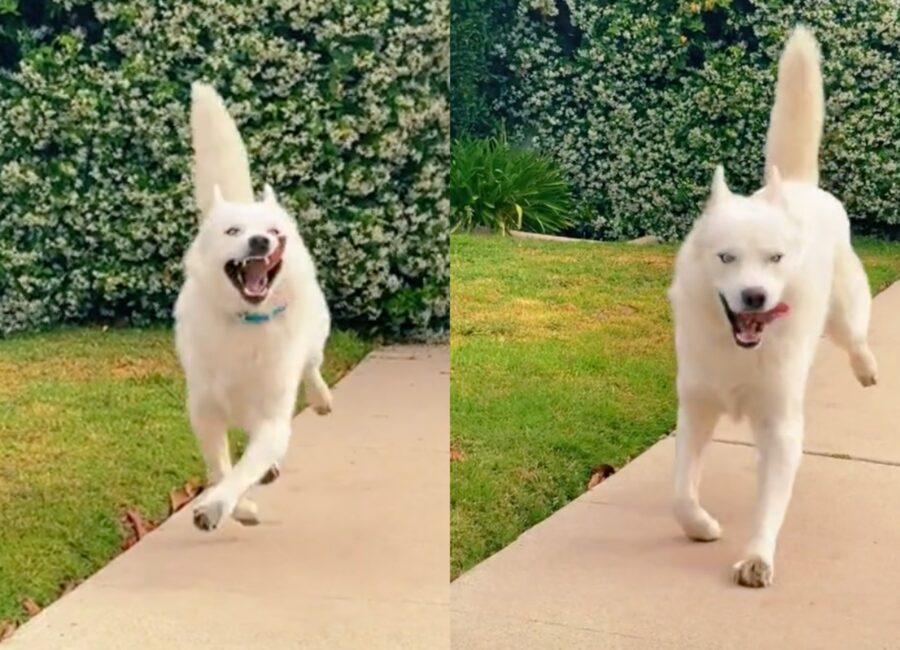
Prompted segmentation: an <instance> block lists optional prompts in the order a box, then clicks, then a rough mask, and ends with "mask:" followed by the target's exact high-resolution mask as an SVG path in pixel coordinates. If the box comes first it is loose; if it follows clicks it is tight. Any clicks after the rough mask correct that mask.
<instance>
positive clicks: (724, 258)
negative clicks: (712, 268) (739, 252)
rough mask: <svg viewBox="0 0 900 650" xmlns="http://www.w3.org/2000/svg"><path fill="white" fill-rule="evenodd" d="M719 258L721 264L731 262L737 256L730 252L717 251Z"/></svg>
mask: <svg viewBox="0 0 900 650" xmlns="http://www.w3.org/2000/svg"><path fill="white" fill-rule="evenodd" d="M719 259H720V260H722V264H731V263H732V262H733V261H734V260H736V259H737V258H736V257H735V256H734V255H732V254H731V253H719Z"/></svg>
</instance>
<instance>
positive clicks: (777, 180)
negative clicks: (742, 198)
mask: <svg viewBox="0 0 900 650" xmlns="http://www.w3.org/2000/svg"><path fill="white" fill-rule="evenodd" d="M762 196H763V198H764V199H765V200H766V201H768V202H769V203H771V204H772V205H777V206H780V207H784V206H786V205H787V200H786V199H785V198H784V183H783V182H782V180H781V172H779V171H778V167H776V166H775V165H771V166H770V167H767V168H766V186H765V187H764V188H763V191H762Z"/></svg>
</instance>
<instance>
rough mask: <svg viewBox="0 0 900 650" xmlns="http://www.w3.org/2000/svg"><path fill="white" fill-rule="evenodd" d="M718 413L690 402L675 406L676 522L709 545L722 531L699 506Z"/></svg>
mask: <svg viewBox="0 0 900 650" xmlns="http://www.w3.org/2000/svg"><path fill="white" fill-rule="evenodd" d="M720 414H721V412H720V410H719V408H718V407H716V406H714V405H712V404H710V403H708V402H705V401H698V400H695V399H690V398H687V399H685V398H682V400H681V402H680V403H679V405H678V426H677V429H676V432H675V503H674V508H673V511H674V514H675V519H677V520H678V523H679V524H681V527H682V528H683V529H684V533H685V535H687V536H688V537H690V538H691V539H693V540H697V541H702V542H711V541H713V540H716V539H719V537H721V536H722V528H721V527H720V526H719V522H717V521H716V520H715V519H714V518H713V517H712V516H711V515H710V514H709V513H708V512H707V511H706V510H704V509H703V507H702V506H701V505H700V476H701V471H702V463H703V452H704V450H705V449H706V446H707V445H708V444H709V441H710V440H711V439H712V434H713V429H714V428H715V426H716V422H717V421H718V419H719V416H720Z"/></svg>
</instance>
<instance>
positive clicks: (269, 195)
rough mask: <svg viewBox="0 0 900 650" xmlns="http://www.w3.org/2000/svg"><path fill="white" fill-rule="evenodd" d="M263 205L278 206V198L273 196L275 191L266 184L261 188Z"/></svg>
mask: <svg viewBox="0 0 900 650" xmlns="http://www.w3.org/2000/svg"><path fill="white" fill-rule="evenodd" d="M263 203H269V204H271V205H278V197H277V196H276V195H275V190H274V189H272V186H271V185H269V184H268V183H266V185H265V187H263Z"/></svg>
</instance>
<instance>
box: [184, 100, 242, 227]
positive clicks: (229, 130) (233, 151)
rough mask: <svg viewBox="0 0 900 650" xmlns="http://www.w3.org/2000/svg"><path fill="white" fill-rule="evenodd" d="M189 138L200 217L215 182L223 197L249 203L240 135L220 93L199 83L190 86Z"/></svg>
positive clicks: (209, 201)
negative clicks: (191, 147)
mask: <svg viewBox="0 0 900 650" xmlns="http://www.w3.org/2000/svg"><path fill="white" fill-rule="evenodd" d="M191 139H192V141H193V145H194V196H195V199H196V201H197V207H198V208H199V209H200V215H201V218H203V217H205V216H206V213H207V211H208V210H209V208H210V206H211V205H212V200H213V188H214V187H215V186H216V185H218V186H219V189H220V190H221V192H222V196H223V197H224V198H225V199H226V200H228V201H234V202H235V203H252V202H253V200H254V197H253V184H252V182H251V180H250V162H249V160H248V159H247V150H246V148H244V141H243V140H241V134H240V133H239V132H238V129H237V125H236V124H235V123H234V120H233V119H231V115H229V114H228V109H227V108H225V102H223V101H222V98H221V97H220V96H219V94H218V93H217V92H216V91H215V90H214V89H213V88H212V86H209V85H207V84H204V83H200V82H194V83H193V84H192V85H191Z"/></svg>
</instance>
